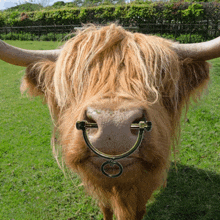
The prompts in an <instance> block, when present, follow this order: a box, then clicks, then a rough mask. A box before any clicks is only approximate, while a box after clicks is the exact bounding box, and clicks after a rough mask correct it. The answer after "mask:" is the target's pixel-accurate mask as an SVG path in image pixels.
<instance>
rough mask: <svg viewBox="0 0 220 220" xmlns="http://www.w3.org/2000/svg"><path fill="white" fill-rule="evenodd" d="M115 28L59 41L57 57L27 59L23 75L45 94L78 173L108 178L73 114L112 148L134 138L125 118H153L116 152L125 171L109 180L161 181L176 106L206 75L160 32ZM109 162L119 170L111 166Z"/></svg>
mask: <svg viewBox="0 0 220 220" xmlns="http://www.w3.org/2000/svg"><path fill="white" fill-rule="evenodd" d="M113 29H114V30H113ZM113 29H111V28H110V29H109V28H103V29H101V30H100V31H97V30H93V29H91V30H89V29H88V30H87V31H84V32H82V33H81V34H79V35H78V36H77V37H75V38H73V39H71V40H69V41H68V42H67V43H66V44H65V45H64V47H63V48H62V51H61V54H60V56H59V58H58V60H57V61H56V62H52V61H42V62H41V63H40V62H38V63H36V64H35V65H32V66H29V67H28V68H27V71H26V77H25V79H24V82H26V84H27V87H28V88H30V92H33V93H34V94H42V95H44V96H45V99H46V101H47V103H48V106H49V108H50V110H51V113H52V115H53V117H54V118H55V119H56V121H57V127H58V130H59V132H60V144H61V145H62V148H63V153H64V156H65V159H66V162H67V164H68V165H69V166H70V167H71V168H72V169H73V170H76V171H77V172H79V173H80V174H81V175H82V176H83V177H84V178H87V179H89V180H94V181H99V182H100V178H101V179H103V182H102V184H104V183H105V180H106V181H107V182H108V184H109V179H108V177H105V176H104V175H103V174H102V173H101V171H100V167H101V164H102V163H103V162H104V159H100V158H98V157H97V156H96V155H94V154H93V153H92V152H91V151H90V150H89V148H88V147H87V146H86V143H85V141H84V139H83V136H82V131H78V130H76V122H77V121H79V120H87V121H89V122H95V123H97V124H98V129H90V131H88V133H89V138H90V140H91V142H92V144H93V145H94V146H95V147H96V148H97V149H98V150H100V151H102V152H104V153H107V154H111V155H112V154H113V155H114V154H121V153H123V152H126V151H127V150H128V149H130V148H131V147H132V146H133V145H134V143H135V142H136V140H137V132H136V131H132V130H131V128H130V126H131V123H133V122H138V121H140V120H142V119H143V118H146V120H147V121H151V122H152V124H153V129H152V131H151V132H149V133H147V132H145V134H144V140H143V141H142V143H141V146H140V147H139V149H138V150H137V151H136V152H135V153H133V154H132V155H130V156H129V157H128V158H124V159H122V160H121V163H122V165H123V167H124V172H123V175H122V176H120V177H118V178H117V180H113V179H112V180H111V182H112V184H113V183H117V184H120V183H121V182H123V181H124V182H127V180H129V182H130V183H132V181H137V180H138V181H140V178H139V177H144V176H145V177H146V178H148V179H149V178H152V177H149V175H153V176H154V177H155V176H157V175H158V180H157V182H160V183H161V181H162V179H163V177H164V173H165V171H166V170H167V167H168V165H167V164H168V161H169V160H168V157H169V154H170V147H169V146H170V144H171V142H172V141H173V140H174V139H175V134H176V133H175V131H176V130H177V128H178V126H179V121H180V114H181V110H182V107H183V106H184V104H185V103H188V101H189V97H190V95H191V94H192V93H193V92H194V91H195V89H196V88H197V87H199V86H200V85H201V84H202V83H203V84H204V82H205V81H207V78H208V70H207V69H208V68H207V64H206V63H205V62H195V61H192V60H190V59H189V60H185V61H182V60H180V59H179V57H178V55H177V53H176V52H175V51H174V50H173V49H172V47H171V43H170V42H169V41H167V40H164V39H162V38H156V37H153V36H145V35H141V34H131V33H128V32H126V31H124V30H123V29H120V28H113ZM110 36H111V37H110ZM107 169H108V170H109V171H111V172H113V173H114V172H117V170H116V169H115V168H114V167H113V168H111V167H109V168H107ZM155 173H157V175H156V174H155ZM134 176H135V178H134ZM155 178H156V177H155ZM157 186H158V184H155V187H157Z"/></svg>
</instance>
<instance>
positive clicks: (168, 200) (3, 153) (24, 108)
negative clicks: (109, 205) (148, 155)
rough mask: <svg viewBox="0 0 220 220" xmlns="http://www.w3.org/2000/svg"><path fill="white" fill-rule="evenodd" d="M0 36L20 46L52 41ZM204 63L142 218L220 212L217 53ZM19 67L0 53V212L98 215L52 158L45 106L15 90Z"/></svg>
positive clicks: (215, 218) (203, 219)
mask: <svg viewBox="0 0 220 220" xmlns="http://www.w3.org/2000/svg"><path fill="white" fill-rule="evenodd" d="M7 42H8V43H10V44H12V45H15V46H19V47H22V48H26V49H53V48H57V46H59V45H58V43H56V42H55V43H54V42H31V41H29V42H24V41H23V42H21V41H7ZM211 63H212V64H213V68H212V71H211V83H210V87H209V92H207V94H206V95H205V96H204V97H203V99H202V100H201V101H200V102H199V104H197V105H193V106H192V107H191V108H190V110H189V113H188V116H187V118H188V119H189V120H188V121H187V122H183V124H182V138H181V146H180V153H179V155H178V158H177V168H178V172H176V171H175V168H174V166H173V165H172V167H171V169H170V172H169V178H168V185H167V188H166V189H164V190H162V191H161V192H160V193H156V194H155V199H154V200H153V201H152V202H150V203H149V204H148V205H147V212H148V214H147V215H146V216H145V217H144V219H145V220H219V219H220V114H219V113H220V59H215V60H213V61H212V62H211ZM22 70H24V68H22V67H16V66H12V65H10V64H6V63H4V62H2V61H0V219H1V220H12V219H14V220H37V219H39V220H43V219H45V220H52V219H53V220H67V219H69V220H70V219H72V220H73V219H93V220H98V219H99V220H100V219H102V215H101V213H100V212H99V209H98V207H97V206H96V205H95V202H94V201H93V200H92V199H91V198H90V197H88V196H86V195H85V193H84V190H83V187H82V186H79V184H80V183H81V181H80V180H79V178H78V177H77V176H76V175H75V176H73V180H72V181H73V182H72V181H71V180H70V179H66V178H65V177H64V175H63V173H62V171H61V170H59V168H58V166H57V164H56V161H55V160H54V159H53V156H52V150H51V147H50V138H51V130H52V129H51V128H52V123H51V120H50V116H49V111H48V109H47V106H45V105H42V103H41V100H40V98H35V99H33V100H30V99H28V98H26V97H25V96H24V97H22V96H21V94H20V92H19V86H20V81H21V78H22V75H23V74H24V72H21V71H22Z"/></svg>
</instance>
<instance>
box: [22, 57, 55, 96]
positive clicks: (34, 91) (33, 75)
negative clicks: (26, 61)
mask: <svg viewBox="0 0 220 220" xmlns="http://www.w3.org/2000/svg"><path fill="white" fill-rule="evenodd" d="M54 71H55V62H52V61H50V60H45V61H41V62H37V63H34V64H31V65H29V66H28V67H27V68H26V71H25V75H24V77H23V79H22V83H21V86H20V90H21V93H24V92H25V91H27V93H28V94H29V95H30V96H46V95H47V93H48V91H51V89H52V88H51V87H53V75H54Z"/></svg>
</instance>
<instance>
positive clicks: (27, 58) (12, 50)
mask: <svg viewBox="0 0 220 220" xmlns="http://www.w3.org/2000/svg"><path fill="white" fill-rule="evenodd" d="M60 51H61V50H60V49H57V50H25V49H21V48H18V47H14V46H11V45H9V44H7V43H5V42H4V41H2V40H0V59H2V60H4V61H5V62H7V63H11V64H13V65H18V66H25V67H26V66H28V65H29V64H30V63H33V62H35V61H38V60H40V59H49V60H52V61H55V60H56V59H57V57H58V56H59V54H60Z"/></svg>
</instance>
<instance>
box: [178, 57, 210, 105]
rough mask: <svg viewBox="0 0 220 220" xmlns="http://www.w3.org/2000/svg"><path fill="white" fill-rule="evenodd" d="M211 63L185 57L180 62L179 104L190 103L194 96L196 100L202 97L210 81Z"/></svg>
mask: <svg viewBox="0 0 220 220" xmlns="http://www.w3.org/2000/svg"><path fill="white" fill-rule="evenodd" d="M209 69H210V64H209V63H208V62H205V61H195V60H192V59H189V58H188V59H185V60H183V61H182V62H181V64H180V79H179V86H178V87H179V94H178V96H179V97H178V99H179V105H180V106H181V105H184V104H188V103H189V101H190V98H191V97H192V98H193V99H194V101H196V100H197V99H198V98H200V95H201V93H202V92H203V90H204V89H205V88H207V84H208V81H209Z"/></svg>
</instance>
